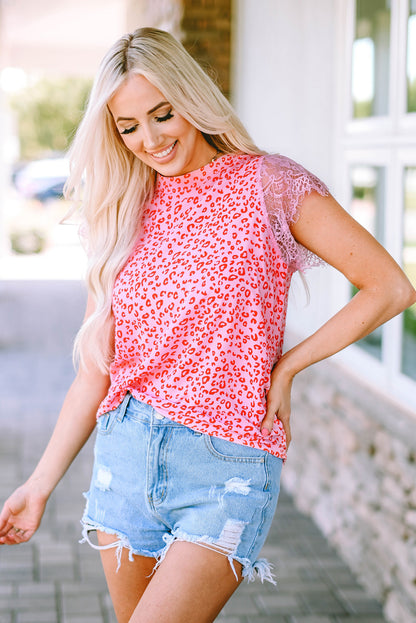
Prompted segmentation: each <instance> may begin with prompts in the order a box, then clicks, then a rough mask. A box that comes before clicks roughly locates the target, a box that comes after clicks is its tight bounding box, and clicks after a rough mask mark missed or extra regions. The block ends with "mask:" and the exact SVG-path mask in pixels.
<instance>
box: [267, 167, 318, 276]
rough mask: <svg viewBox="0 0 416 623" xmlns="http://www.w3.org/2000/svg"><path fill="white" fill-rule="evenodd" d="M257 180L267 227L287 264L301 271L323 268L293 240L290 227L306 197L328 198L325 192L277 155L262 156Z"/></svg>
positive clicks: (304, 172) (302, 170)
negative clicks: (269, 225) (312, 194)
mask: <svg viewBox="0 0 416 623" xmlns="http://www.w3.org/2000/svg"><path fill="white" fill-rule="evenodd" d="M260 177H261V183H262V186H263V196H264V203H265V206H266V209H267V212H268V215H269V220H270V224H271V227H272V230H273V233H274V235H275V238H276V241H277V243H278V245H279V247H280V249H281V251H282V254H283V257H284V259H285V261H286V262H287V264H289V265H290V266H291V267H292V268H293V269H294V270H300V271H304V270H305V269H306V268H310V267H312V266H318V265H320V264H324V262H323V260H321V258H319V257H318V256H316V255H315V254H314V253H312V251H309V250H308V249H306V248H305V247H304V246H302V245H301V244H299V243H298V242H297V241H296V240H295V238H294V237H293V235H292V233H291V231H290V225H291V224H292V223H295V222H296V220H297V219H298V217H299V211H300V205H301V203H302V199H303V198H304V197H305V195H306V194H309V193H311V192H312V191H316V192H318V193H319V194H320V195H322V196H327V195H329V191H328V188H327V187H326V186H325V184H324V183H323V182H321V181H320V180H319V179H318V178H317V177H316V176H315V175H313V174H312V173H310V172H309V171H307V170H306V169H305V168H304V167H302V166H301V165H300V164H297V163H296V162H294V161H293V160H291V159H290V158H287V157H285V156H280V155H269V156H264V158H263V161H262V164H261V169H260Z"/></svg>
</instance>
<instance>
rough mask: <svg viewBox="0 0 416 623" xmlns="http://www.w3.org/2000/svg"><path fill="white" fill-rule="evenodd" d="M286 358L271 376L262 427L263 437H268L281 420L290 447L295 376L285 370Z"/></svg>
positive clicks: (281, 360) (276, 366)
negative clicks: (291, 396)
mask: <svg viewBox="0 0 416 623" xmlns="http://www.w3.org/2000/svg"><path fill="white" fill-rule="evenodd" d="M284 359H285V358H284V357H282V359H280V361H279V362H278V363H277V364H276V365H275V367H274V368H273V370H272V373H271V376H270V389H269V391H268V393H267V399H266V404H267V408H266V417H265V418H264V420H263V421H262V423H261V425H260V430H261V434H262V435H263V437H268V436H269V435H270V433H271V432H272V431H273V426H274V423H275V420H276V418H277V419H279V420H280V421H281V422H282V424H283V428H284V431H285V434H286V443H287V447H289V444H290V441H291V439H292V435H291V432H290V395H291V390H292V381H293V376H292V375H291V374H288V373H287V372H286V371H285V370H284V369H283V368H284Z"/></svg>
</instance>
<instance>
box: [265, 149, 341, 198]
mask: <svg viewBox="0 0 416 623" xmlns="http://www.w3.org/2000/svg"><path fill="white" fill-rule="evenodd" d="M260 176H261V180H262V185H263V190H264V191H265V192H267V191H269V190H270V189H273V188H274V190H275V191H276V190H277V188H279V191H280V192H281V193H282V192H284V193H289V194H292V193H293V194H294V195H296V196H298V197H299V196H301V195H304V194H306V193H309V192H312V191H314V190H315V191H317V192H318V193H319V194H320V195H328V194H329V191H328V188H327V186H326V184H325V183H324V182H323V181H322V180H321V179H320V178H319V177H318V176H317V175H315V174H314V173H312V172H311V171H309V170H308V169H307V168H305V167H304V166H303V165H302V164H300V163H299V162H297V161H296V160H293V159H292V158H289V157H288V156H284V155H282V154H266V155H264V156H263V157H262V159H261V161H260ZM276 184H277V185H278V186H276Z"/></svg>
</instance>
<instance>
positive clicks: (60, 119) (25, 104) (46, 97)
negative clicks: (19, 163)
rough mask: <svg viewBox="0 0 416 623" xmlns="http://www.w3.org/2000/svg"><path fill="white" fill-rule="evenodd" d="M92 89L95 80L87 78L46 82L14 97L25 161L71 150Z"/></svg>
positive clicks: (12, 104) (12, 99) (13, 103)
mask: <svg viewBox="0 0 416 623" xmlns="http://www.w3.org/2000/svg"><path fill="white" fill-rule="evenodd" d="M90 89H91V80H89V79H86V78H78V77H70V78H62V79H59V80H52V79H43V80H39V81H37V82H36V83H35V84H34V85H32V86H30V87H28V88H26V89H24V90H22V91H19V93H18V94H17V95H14V96H13V97H12V98H11V101H10V106H11V108H12V110H13V111H14V112H15V114H16V116H17V124H18V134H19V140H20V154H21V159H23V160H33V159H36V158H41V157H44V156H47V155H50V153H51V152H63V151H65V150H66V149H67V148H68V146H69V144H70V142H71V139H72V138H73V136H74V133H75V130H76V128H77V126H78V124H79V122H80V120H81V116H82V113H83V111H84V108H85V104H86V101H87V97H88V94H89V91H90Z"/></svg>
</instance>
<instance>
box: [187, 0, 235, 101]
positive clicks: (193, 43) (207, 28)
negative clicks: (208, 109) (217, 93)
mask: <svg viewBox="0 0 416 623" xmlns="http://www.w3.org/2000/svg"><path fill="white" fill-rule="evenodd" d="M182 9H183V14H182V24H181V28H182V33H183V37H182V43H183V45H184V46H185V48H186V49H187V50H188V52H189V53H190V54H191V55H192V56H193V57H194V58H195V59H196V60H197V61H198V62H199V64H200V65H201V66H202V67H203V69H205V71H207V73H208V74H209V75H210V76H211V78H213V79H214V82H216V83H217V84H218V85H219V86H220V87H221V90H222V92H223V93H224V95H225V96H226V97H229V95H230V53H231V0H183V1H182Z"/></svg>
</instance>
